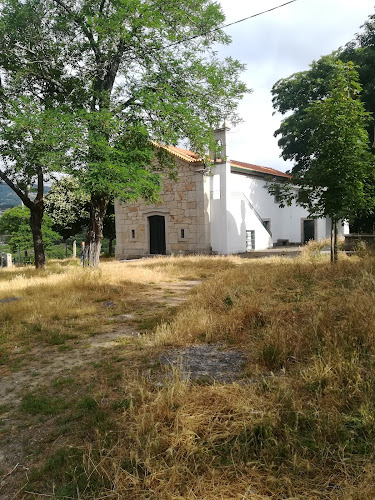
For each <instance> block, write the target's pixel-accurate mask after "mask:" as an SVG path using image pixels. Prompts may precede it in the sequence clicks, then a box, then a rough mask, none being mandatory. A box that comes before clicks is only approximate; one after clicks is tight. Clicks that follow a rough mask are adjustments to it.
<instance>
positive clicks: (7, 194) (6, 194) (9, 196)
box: [0, 184, 50, 212]
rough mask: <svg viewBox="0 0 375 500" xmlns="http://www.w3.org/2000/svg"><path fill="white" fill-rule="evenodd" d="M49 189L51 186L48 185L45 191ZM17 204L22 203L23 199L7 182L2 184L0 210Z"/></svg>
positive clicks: (0, 188)
mask: <svg viewBox="0 0 375 500" xmlns="http://www.w3.org/2000/svg"><path fill="white" fill-rule="evenodd" d="M49 189H50V187H49V186H46V187H45V188H44V192H45V193H47V192H48V191H49ZM17 205H21V200H20V199H19V198H18V196H17V195H16V193H15V192H14V191H13V190H12V189H10V187H9V186H8V185H7V184H0V212H3V211H4V210H7V209H8V208H13V207H16V206H17Z"/></svg>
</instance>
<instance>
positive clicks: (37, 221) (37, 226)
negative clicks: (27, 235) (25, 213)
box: [30, 203, 46, 269]
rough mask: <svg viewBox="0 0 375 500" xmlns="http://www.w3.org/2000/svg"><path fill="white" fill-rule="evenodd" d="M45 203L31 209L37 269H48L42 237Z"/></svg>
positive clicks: (31, 225)
mask: <svg viewBox="0 0 375 500" xmlns="http://www.w3.org/2000/svg"><path fill="white" fill-rule="evenodd" d="M43 211H44V206H43V203H38V204H35V205H34V207H33V208H30V227H31V232H32V233H33V241H34V260H35V267H36V269H45V268H46V254H45V252H44V244H43V237H42V220H43Z"/></svg>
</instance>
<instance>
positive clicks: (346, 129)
mask: <svg viewBox="0 0 375 500" xmlns="http://www.w3.org/2000/svg"><path fill="white" fill-rule="evenodd" d="M324 62H326V63H328V64H329V68H330V71H329V72H328V76H326V78H325V79H324V82H321V85H320V89H319V91H320V95H319V94H318V98H317V88H316V86H315V85H312V84H311V82H312V79H313V78H312V77H314V78H315V77H316V74H317V73H318V72H319V71H320V69H321V66H319V64H317V63H313V64H312V67H311V72H303V73H299V74H297V75H293V76H292V77H291V78H289V79H288V80H287V81H280V82H278V83H277V84H276V86H275V87H274V89H273V92H274V95H275V98H274V104H275V106H276V108H277V109H278V110H280V111H282V112H283V113H286V112H287V111H292V114H291V115H289V116H287V117H286V118H285V119H284V120H283V122H282V124H281V127H280V129H279V130H277V131H276V133H275V135H278V134H281V139H280V141H279V144H280V146H281V147H282V148H283V153H282V155H283V157H284V158H285V159H290V160H294V161H295V166H294V167H293V169H292V172H291V173H292V179H291V183H289V184H288V185H284V186H282V187H281V191H282V193H280V187H278V188H276V189H278V190H279V195H280V194H282V195H283V196H282V198H283V199H284V200H286V201H287V202H288V203H290V202H291V200H292V199H295V200H296V202H297V203H298V204H299V205H301V206H303V207H305V208H307V209H308V211H309V213H310V215H311V216H314V217H330V218H331V219H332V227H333V238H332V249H331V260H333V261H336V260H337V223H338V221H339V220H340V219H348V218H350V217H352V216H353V215H354V214H355V213H356V211H358V210H361V209H363V208H365V207H366V208H369V207H372V208H373V207H374V198H373V197H372V193H371V190H370V189H368V188H367V186H371V185H372V184H373V183H374V180H375V179H374V161H373V157H372V155H371V153H370V151H369V138H368V133H367V130H366V127H367V125H368V122H369V121H370V114H369V113H367V112H366V111H365V109H364V105H363V103H362V102H361V101H360V99H359V95H360V91H361V86H360V84H359V83H358V73H357V72H356V70H355V69H354V65H353V63H347V64H344V63H342V62H341V61H338V62H336V61H333V60H331V59H325V60H324ZM323 88H324V89H325V93H324V95H323V93H322V89H323ZM286 89H287V90H286ZM301 89H303V92H304V93H305V92H306V95H305V96H303V95H302V93H301ZM284 92H286V94H284ZM306 100H307V101H308V104H307V106H304V104H305V101H306ZM301 104H302V105H301ZM291 186H293V187H297V190H295V189H292V187H291ZM271 192H275V188H271Z"/></svg>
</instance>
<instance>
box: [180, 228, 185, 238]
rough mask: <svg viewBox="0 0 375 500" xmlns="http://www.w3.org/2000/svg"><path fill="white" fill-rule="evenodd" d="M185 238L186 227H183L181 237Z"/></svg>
mask: <svg viewBox="0 0 375 500" xmlns="http://www.w3.org/2000/svg"><path fill="white" fill-rule="evenodd" d="M184 238H185V229H181V239H184Z"/></svg>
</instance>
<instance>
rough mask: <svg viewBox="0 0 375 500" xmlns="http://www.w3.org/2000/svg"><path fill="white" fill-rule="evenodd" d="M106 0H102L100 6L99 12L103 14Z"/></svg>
mask: <svg viewBox="0 0 375 500" xmlns="http://www.w3.org/2000/svg"><path fill="white" fill-rule="evenodd" d="M105 2H106V0H102V1H101V2H100V7H99V12H100V13H101V14H102V13H103V10H104V5H105Z"/></svg>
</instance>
